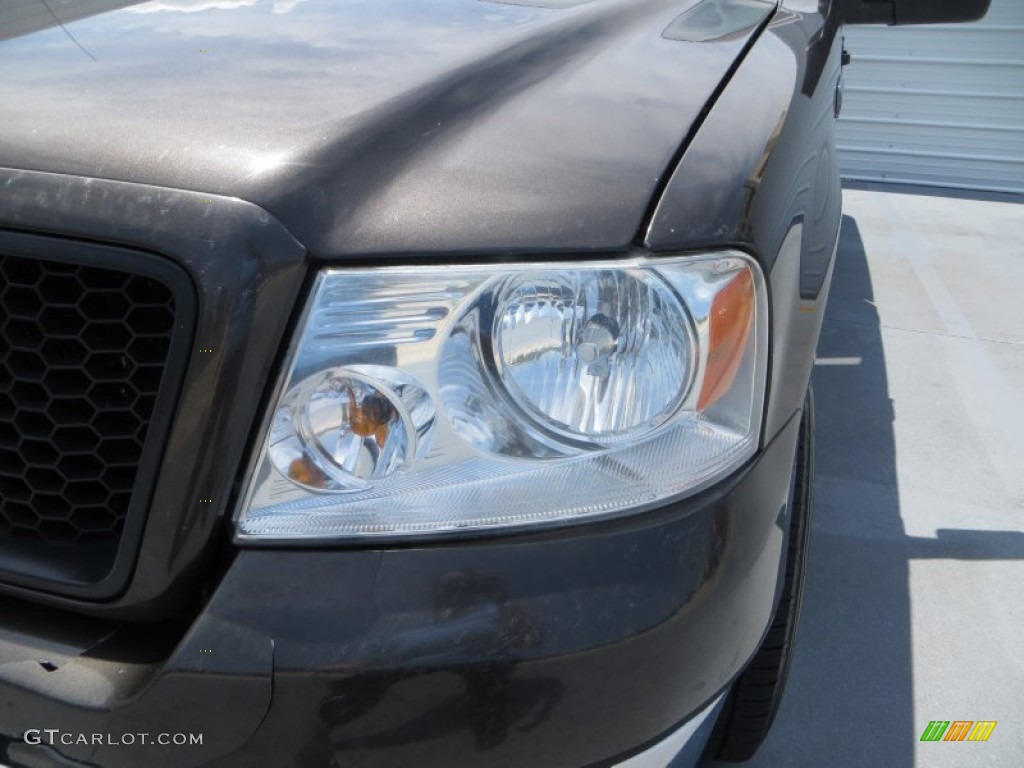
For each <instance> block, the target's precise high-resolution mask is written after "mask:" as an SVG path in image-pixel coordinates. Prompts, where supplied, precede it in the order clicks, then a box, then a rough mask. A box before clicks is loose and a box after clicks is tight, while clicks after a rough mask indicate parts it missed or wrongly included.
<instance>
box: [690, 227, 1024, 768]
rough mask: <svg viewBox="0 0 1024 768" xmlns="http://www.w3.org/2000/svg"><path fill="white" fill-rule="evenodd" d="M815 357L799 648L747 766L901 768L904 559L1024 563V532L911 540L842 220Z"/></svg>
mask: <svg viewBox="0 0 1024 768" xmlns="http://www.w3.org/2000/svg"><path fill="white" fill-rule="evenodd" d="M818 360H819V365H817V366H816V367H815V372H814V387H815V404H816V422H817V429H816V433H817V435H816V436H817V441H816V443H817V445H816V477H815V505H816V508H815V513H814V514H815V519H814V523H813V527H812V540H811V549H810V564H809V572H808V578H807V585H806V588H805V589H806V592H805V596H804V605H803V614H802V617H801V622H800V634H799V640H798V645H797V650H796V652H795V655H794V662H793V668H792V669H791V671H790V676H789V683H788V686H787V691H786V695H785V697H784V699H783V702H782V706H781V708H780V712H779V716H778V718H777V719H776V722H775V725H774V727H773V730H772V732H771V734H770V735H769V738H768V740H767V741H766V743H765V744H764V745H763V746H762V748H761V750H760V751H759V752H758V754H757V755H755V757H754V759H753V760H752V761H750V762H749V763H747V764H746V765H748V766H751V767H752V768H810V767H812V766H813V767H814V768H817V767H818V766H828V768H863V766H868V765H871V766H886V768H908V767H909V766H913V765H914V750H915V745H916V743H917V741H918V739H919V738H920V736H921V732H922V730H923V728H924V726H925V725H926V724H927V718H924V719H923V720H922V716H923V714H924V713H917V714H915V712H914V707H913V658H912V647H911V631H910V626H911V625H910V619H911V613H910V608H911V606H910V592H909V562H910V561H911V560H914V559H933V558H947V559H961V560H1000V559H1014V560H1016V559H1024V533H1021V532H1017V531H974V530H940V531H939V532H938V536H937V538H934V539H933V538H921V537H911V536H907V535H906V533H905V531H904V527H903V522H902V519H901V516H900V500H899V491H898V484H897V475H896V448H895V440H894V433H893V415H894V414H893V407H892V400H891V399H890V397H889V390H888V382H887V372H886V362H885V356H884V349H883V344H882V336H881V328H880V323H879V316H878V312H877V309H876V308H875V304H874V292H873V289H872V283H871V275H870V271H869V269H868V262H867V257H866V254H865V249H864V244H863V242H862V240H861V236H860V232H859V230H858V227H857V222H856V221H855V220H854V219H853V218H851V217H849V216H844V217H843V222H842V232H841V236H840V244H839V252H838V255H837V263H836V267H835V272H834V276H833V281H832V289H831V294H830V298H829V305H828V310H827V312H826V316H825V323H824V326H823V328H822V334H821V338H820V341H819V344H818ZM723 765H726V764H725V763H708V764H707V768H711V766H723Z"/></svg>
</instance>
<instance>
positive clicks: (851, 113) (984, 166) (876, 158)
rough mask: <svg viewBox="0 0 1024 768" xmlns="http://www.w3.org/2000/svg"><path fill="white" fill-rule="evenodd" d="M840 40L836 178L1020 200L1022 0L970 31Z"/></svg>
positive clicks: (892, 32) (1004, 0) (864, 34)
mask: <svg viewBox="0 0 1024 768" xmlns="http://www.w3.org/2000/svg"><path fill="white" fill-rule="evenodd" d="M845 33H846V48H847V50H848V51H849V52H850V54H851V55H852V57H853V61H852V63H851V64H850V65H849V66H848V67H846V69H845V70H844V73H843V83H844V88H843V91H844V98H843V113H842V116H841V118H840V120H839V124H838V126H837V144H838V150H839V167H840V172H841V173H842V175H843V177H844V178H848V179H859V180H868V181H892V182H899V183H909V184H921V185H927V186H942V187H955V188H966V189H980V190H993V191H1001V192H1024V0H992V6H991V8H990V10H989V13H988V15H987V16H986V17H985V18H984V19H982V20H981V21H979V22H976V23H974V24H960V25H957V24H950V25H928V26H920V27H848V28H847V29H846V32H845Z"/></svg>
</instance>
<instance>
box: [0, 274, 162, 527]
mask: <svg viewBox="0 0 1024 768" xmlns="http://www.w3.org/2000/svg"><path fill="white" fill-rule="evenodd" d="M174 325H175V306H174V295H173V293H172V292H171V290H170V289H169V288H168V287H167V286H166V285H164V284H163V283H161V282H160V281H158V280H155V279H153V278H151V277H147V276H144V275H139V274H131V273H129V272H124V271H120V270H114V269H108V268H104V267H98V266H93V265H83V264H71V263H63V262H56V261H45V260H38V259H32V258H25V257H21V256H12V255H4V254H0V543H2V542H3V541H4V540H6V541H7V543H8V544H13V543H16V542H17V541H18V540H22V541H25V542H28V541H32V542H36V543H37V544H38V543H42V544H46V545H52V546H58V547H70V546H72V545H84V544H89V543H107V544H117V542H119V540H120V537H121V535H122V532H123V529H124V524H125V519H126V516H127V515H128V509H129V505H130V503H131V498H132V490H133V487H134V485H135V480H136V474H137V472H138V469H139V462H140V459H141V456H142V454H143V446H144V444H145V441H146V434H147V431H148V430H149V427H150V421H151V419H152V417H153V410H154V405H155V403H156V401H157V394H158V390H159V388H160V382H161V379H162V378H163V373H164V367H165V365H166V362H167V357H168V353H169V351H170V347H171V338H172V334H173V331H174Z"/></svg>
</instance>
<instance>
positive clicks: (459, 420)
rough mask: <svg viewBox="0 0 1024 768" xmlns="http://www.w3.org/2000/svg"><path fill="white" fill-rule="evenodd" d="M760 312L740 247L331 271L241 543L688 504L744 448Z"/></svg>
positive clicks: (749, 447)
mask: <svg viewBox="0 0 1024 768" xmlns="http://www.w3.org/2000/svg"><path fill="white" fill-rule="evenodd" d="M766 318H767V314H766V300H765V295H764V281H763V278H762V275H761V272H760V269H759V268H758V266H757V264H756V263H755V262H754V261H753V260H751V259H749V258H748V257H746V256H744V255H742V254H739V253H735V252H726V253H717V254H711V255H706V256H686V257H672V258H658V259H653V258H634V259H629V260H620V261H605V262H586V261H580V262H571V263H564V264H560V263H544V264H516V265H507V264H502V265H488V266H455V267H436V266H431V267H400V268H392V267H387V268H378V269H330V270H325V271H324V272H322V273H321V274H320V275H319V276H318V279H317V282H316V286H315V288H314V290H313V294H312V296H311V298H310V303H309V306H308V307H307V311H306V314H305V318H304V320H303V323H302V327H301V328H300V329H299V331H298V335H297V337H296V342H295V344H294V345H293V348H292V350H291V352H290V355H289V360H288V364H287V370H286V372H285V375H284V378H283V380H282V382H281V386H280V388H279V394H278V396H277V398H276V402H275V403H274V404H273V406H272V409H271V412H270V414H269V415H268V419H267V425H266V427H265V429H264V434H263V437H262V439H261V445H260V446H259V452H258V454H257V455H256V456H255V457H254V459H253V463H252V468H251V471H250V477H249V481H248V486H247V489H246V491H245V493H244V494H243V498H242V503H241V506H240V509H239V513H238V516H237V520H236V537H237V538H238V539H239V540H240V541H247V540H248V541H267V540H275V539H323V540H338V539H349V540H351V539H355V540H365V539H367V538H381V537H388V538H391V537H401V536H409V535H417V536H424V535H430V534H444V533H449V534H450V533H453V532H456V533H457V532H460V531H462V532H468V531H479V530H486V529H494V528H502V527H524V526H525V527H528V526H535V525H540V524H548V523H569V522H572V521H577V520H585V519H591V518H593V517H596V516H599V515H609V514H614V513H619V512H623V511H625V510H635V509H640V508H645V507H649V506H651V505H653V504H655V503H657V502H659V501H662V500H665V499H668V498H671V497H678V496H682V495H685V494H688V493H694V492H696V491H698V490H700V489H701V488H704V487H706V486H707V485H708V484H709V483H711V482H714V481H715V480H716V479H718V478H720V477H722V476H723V475H724V474H726V473H728V472H730V471H731V470H733V469H735V468H736V467H737V466H738V465H739V464H741V463H742V462H743V461H744V460H745V459H747V458H748V457H750V456H751V455H752V454H753V452H754V450H755V448H756V444H757V438H758V430H759V425H760V417H761V407H762V398H763V390H764V380H765V359H766V343H767V334H766Z"/></svg>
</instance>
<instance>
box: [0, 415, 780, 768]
mask: <svg viewBox="0 0 1024 768" xmlns="http://www.w3.org/2000/svg"><path fill="white" fill-rule="evenodd" d="M798 426H799V414H797V415H795V416H794V418H793V419H792V420H791V421H790V423H789V424H788V425H787V426H786V427H785V428H784V429H783V430H782V432H781V433H780V434H779V436H778V437H777V438H776V440H775V441H774V442H773V443H772V444H771V445H770V446H769V447H768V448H767V449H766V450H765V451H764V452H763V453H762V454H761V455H760V456H759V458H758V459H757V460H755V461H754V462H752V463H751V464H750V465H749V466H748V467H746V468H745V469H744V470H742V471H740V472H739V473H737V475H735V476H734V477H732V478H730V479H729V480H727V481H726V482H724V483H723V484H722V485H721V486H719V487H717V488H716V489H714V490H711V491H707V492H705V493H703V494H701V495H700V496H698V497H695V498H693V499H689V500H685V501H682V502H679V503H677V504H673V505H670V506H667V507H664V508H662V509H659V510H655V511H653V512H651V513H649V514H647V515H642V516H636V517H634V518H623V519H620V520H612V521H605V522H603V523H599V524H594V525H588V526H585V527H582V528H576V529H562V530H554V531H549V532H547V533H544V534H534V535H531V536H513V537H509V538H496V539H494V540H491V541H481V542H474V543H466V544H451V545H443V546H431V547H422V548H419V547H413V548H409V549H402V550H387V551H361V552H344V551H340V552H339V551H335V552H331V551H319V552H302V551H295V550H249V551H243V552H241V553H240V554H239V555H238V557H237V559H236V560H235V563H234V565H233V566H232V568H231V569H230V571H229V572H228V573H227V574H226V576H225V578H224V580H223V581H222V582H221V583H220V585H219V586H218V588H217V590H216V592H215V593H214V594H213V595H212V596H211V598H210V601H209V603H208V604H207V605H206V607H205V610H204V612H203V615H202V617H201V618H200V619H199V621H197V622H196V623H195V625H193V627H192V628H191V629H190V631H189V632H188V634H187V635H186V637H185V638H184V640H183V641H182V642H181V644H180V645H178V647H177V648H176V649H175V650H174V652H173V655H172V656H171V658H170V659H168V660H167V662H166V663H165V664H163V665H162V667H161V668H160V670H159V671H158V672H154V673H152V679H151V680H150V681H149V683H148V684H147V685H146V686H145V687H144V688H143V690H142V691H141V692H139V693H136V694H135V695H134V697H133V698H132V699H131V704H130V706H127V707H124V706H119V705H122V704H124V703H127V702H124V701H122V700H120V699H119V697H118V696H116V695H111V696H110V697H108V698H107V699H106V700H104V701H93V702H91V703H92V706H93V707H94V708H93V709H89V710H87V709H84V708H83V707H82V705H81V703H76V702H75V701H74V697H75V696H76V695H79V694H80V692H81V691H82V689H83V687H84V686H86V685H87V683H86V682H85V681H84V679H83V677H82V676H81V675H79V676H77V677H76V675H75V674H74V673H73V670H68V671H69V672H70V674H67V675H65V677H64V678H61V677H60V675H61V671H60V670H58V671H57V672H46V671H45V670H43V669H41V668H39V667H38V665H37V664H35V663H34V660H33V659H32V657H31V654H30V653H28V654H26V651H25V648H24V647H21V648H20V649H19V648H7V649H4V647H3V645H2V644H0V654H3V655H0V679H3V681H4V684H5V685H7V686H9V685H10V682H11V679H10V676H9V675H10V671H11V670H14V669H20V670H22V672H21V677H20V678H18V682H19V685H18V688H17V690H16V691H14V690H12V689H10V688H9V687H8V688H7V689H6V690H7V691H8V693H7V695H6V696H5V697H4V701H6V702H7V703H8V706H7V707H6V708H5V709H3V710H0V733H6V734H8V735H12V736H13V735H16V734H19V733H21V732H22V731H23V730H24V729H26V728H33V727H39V725H38V724H39V723H40V722H41V721H44V722H45V723H46V726H45V727H51V728H59V729H62V730H63V731H70V732H86V733H89V732H93V731H96V730H99V731H101V732H107V731H113V732H115V733H120V732H122V729H127V728H137V729H140V730H149V731H153V730H154V729H156V728H159V729H160V730H165V731H168V732H176V731H183V732H193V731H199V732H203V733H205V734H206V735H207V740H208V742H209V743H208V744H207V743H204V746H203V747H202V748H188V749H185V748H177V749H171V748H166V747H164V748H158V747H156V746H154V747H153V748H151V749H149V750H142V749H141V748H139V749H135V750H133V751H131V752H130V753H126V752H125V751H123V750H122V751H118V750H112V749H110V748H106V750H105V749H104V748H98V749H97V750H94V749H92V748H88V749H87V748H67V749H62V752H65V753H66V754H67V755H68V756H69V757H72V758H74V759H77V760H81V761H89V762H92V763H96V764H101V765H104V766H107V765H110V766H122V765H125V766H137V765H142V764H145V765H147V766H153V768H159V767H160V766H174V768H188V766H192V765H200V764H205V762H206V761H208V760H211V759H212V758H214V757H216V756H219V755H222V754H226V751H228V750H235V748H236V747H237V750H236V751H230V755H228V756H225V757H224V758H223V759H221V760H217V761H215V762H214V763H213V765H216V766H218V768H235V767H236V766H237V767H238V768H250V766H253V765H267V766H285V765H309V766H325V767H326V766H329V765H332V764H333V765H342V766H347V767H351V768H357V767H358V766H380V765H382V764H384V765H446V766H451V767H452V768H462V767H464V766H465V767H466V768H469V767H470V766H472V767H473V768H489V766H508V765H567V766H568V765H584V764H590V763H601V764H607V762H608V761H609V760H610V758H613V757H617V758H622V757H625V756H627V755H628V754H631V753H633V752H635V751H637V750H638V749H640V748H641V747H643V746H644V745H645V744H647V743H649V742H651V741H653V740H655V739H657V738H658V737H659V736H661V735H662V734H663V733H664V732H666V731H668V730H670V729H673V728H674V727H675V726H677V725H678V724H679V722H680V721H681V720H682V719H684V718H685V717H686V715H687V714H688V713H690V712H692V711H695V710H697V709H699V708H700V707H701V706H703V705H704V704H705V703H707V702H708V701H710V700H712V699H713V698H714V697H715V696H717V694H718V693H719V692H720V691H721V690H722V689H723V688H724V687H725V686H726V685H727V684H728V683H729V682H730V681H731V679H732V677H733V676H734V675H735V674H736V672H737V671H738V670H739V669H740V668H741V667H742V666H743V665H744V664H745V663H746V661H747V660H748V659H749V657H750V656H751V655H752V654H753V652H754V650H755V649H756V647H757V645H758V644H759V643H760V639H761V635H762V633H763V631H764V628H765V626H766V625H767V622H768V618H769V615H770V612H771V610H772V606H773V598H774V597H775V594H776V587H777V582H778V578H779V566H780V563H781V562H783V558H782V552H783V551H785V546H786V534H785V531H786V530H787V529H788V514H787V509H786V499H787V495H788V491H789V477H790V468H791V466H792V462H793V455H794V451H795V448H796V438H797V433H798ZM202 648H210V649H211V650H212V653H208V654H200V653H199V650H200V649H202ZM271 648H272V649H273V652H272V667H273V698H272V700H269V699H268V695H269V686H270V683H271V654H270V649H271ZM19 650H20V657H19V655H18V652H19ZM86 655H88V654H86ZM66 656H67V657H68V658H69V659H74V661H73V663H77V664H78V665H80V666H81V665H86V666H88V665H89V664H90V662H89V661H88V659H84V660H83V659H75V658H74V654H73V653H71V652H70V651H69V652H68V653H67V654H66ZM90 668H91V669H92V670H93V671H94V673H95V674H96V675H98V676H102V677H107V678H109V679H110V680H111V684H110V688H112V689H113V690H115V691H116V690H117V685H116V682H115V680H116V676H117V674H118V673H117V672H116V670H115V669H113V668H111V667H110V666H109V665H108V666H106V667H103V666H101V665H99V664H95V663H93V664H92V666H91V667H90ZM93 687H96V686H95V681H94V682H93ZM62 700H63V702H64V703H59V702H61V701H62ZM268 702H269V711H268V712H266V710H267V707H268ZM154 708H155V709H154ZM158 713H159V714H158ZM264 713H265V716H264ZM226 718H230V719H226ZM157 723H158V724H159V725H156V724H157ZM143 726H145V727H143ZM254 732H255V733H254ZM253 734H254V735H253ZM250 735H252V738H250V739H249V740H248V741H247V742H246V743H245V744H244V745H241V741H242V740H243V737H248V736H250ZM19 748H20V749H21V750H23V751H24V752H25V753H26V754H32V753H35V754H39V753H40V751H41V750H39V749H38V748H35V749H31V748H29V747H27V746H24V745H23V746H21V747H19ZM126 754H131V755H132V756H133V758H132V760H133V762H128V758H127V757H126ZM332 756H334V759H335V761H336V762H334V763H332V762H331V758H332ZM43 764H44V765H45V764H46V763H45V762H44V763H43Z"/></svg>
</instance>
